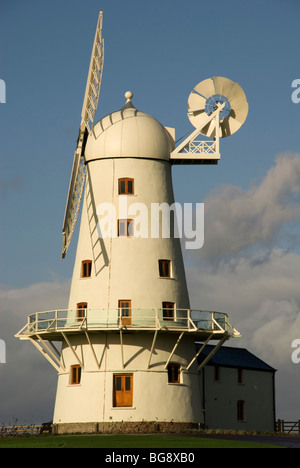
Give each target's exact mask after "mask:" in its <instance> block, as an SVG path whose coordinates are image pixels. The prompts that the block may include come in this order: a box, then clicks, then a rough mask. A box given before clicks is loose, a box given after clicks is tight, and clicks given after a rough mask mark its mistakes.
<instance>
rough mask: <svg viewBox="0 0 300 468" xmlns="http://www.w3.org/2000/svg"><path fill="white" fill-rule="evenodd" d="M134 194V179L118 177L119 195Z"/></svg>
mask: <svg viewBox="0 0 300 468" xmlns="http://www.w3.org/2000/svg"><path fill="white" fill-rule="evenodd" d="M133 194H134V179H128V177H125V178H123V179H119V195H133Z"/></svg>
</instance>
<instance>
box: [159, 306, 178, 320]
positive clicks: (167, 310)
mask: <svg viewBox="0 0 300 468" xmlns="http://www.w3.org/2000/svg"><path fill="white" fill-rule="evenodd" d="M174 308H175V304H174V302H163V303H162V310H163V320H174Z"/></svg>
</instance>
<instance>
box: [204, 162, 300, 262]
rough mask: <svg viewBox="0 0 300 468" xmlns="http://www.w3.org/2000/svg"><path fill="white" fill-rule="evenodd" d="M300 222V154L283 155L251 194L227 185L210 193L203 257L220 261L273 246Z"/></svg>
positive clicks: (206, 201)
mask: <svg viewBox="0 0 300 468" xmlns="http://www.w3.org/2000/svg"><path fill="white" fill-rule="evenodd" d="M299 220H300V154H282V155H279V156H278V157H277V158H276V161H275V165H274V167H272V168H271V169H270V170H269V172H268V173H267V174H266V176H265V178H264V179H263V180H262V181H261V182H260V184H253V185H252V186H251V187H250V188H249V190H248V191H244V190H242V189H241V188H240V187H236V186H228V185H225V186H222V187H219V188H217V189H216V190H214V191H213V192H211V193H210V194H209V196H208V197H207V198H206V200H205V247H204V249H202V252H201V256H204V257H205V258H209V259H213V258H216V259H219V258H220V256H222V255H226V254H229V255H232V254H237V253H239V252H240V251H242V250H243V249H245V248H249V247H251V246H254V245H257V244H259V245H262V246H269V245H272V246H273V245H274V243H275V242H277V241H278V236H279V235H280V233H281V230H282V228H283V227H285V226H286V225H287V224H288V223H291V222H293V223H295V222H296V221H299ZM298 241H299V239H298Z"/></svg>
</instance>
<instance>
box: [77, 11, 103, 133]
mask: <svg viewBox="0 0 300 468" xmlns="http://www.w3.org/2000/svg"><path fill="white" fill-rule="evenodd" d="M102 22H103V13H102V11H100V13H99V18H98V23H97V28H96V33H95V39H94V44H93V49H92V55H91V61H90V67H89V73H88V78H87V83H86V89H85V95H84V100H83V106H82V112H81V119H82V121H83V122H84V123H85V126H86V127H87V128H88V130H89V132H91V130H92V128H93V124H94V118H95V113H96V110H97V106H98V100H99V94H100V87H101V81H102V73H103V65H104V40H103V38H102Z"/></svg>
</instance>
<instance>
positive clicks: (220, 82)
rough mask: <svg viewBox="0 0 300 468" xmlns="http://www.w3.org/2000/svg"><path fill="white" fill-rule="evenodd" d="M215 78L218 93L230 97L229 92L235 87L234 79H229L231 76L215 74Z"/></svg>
mask: <svg viewBox="0 0 300 468" xmlns="http://www.w3.org/2000/svg"><path fill="white" fill-rule="evenodd" d="M213 80H214V84H215V90H216V94H221V95H222V96H225V97H227V98H228V93H229V91H230V90H231V88H232V87H233V85H234V81H232V80H229V78H224V77H223V76H214V78H213Z"/></svg>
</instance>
